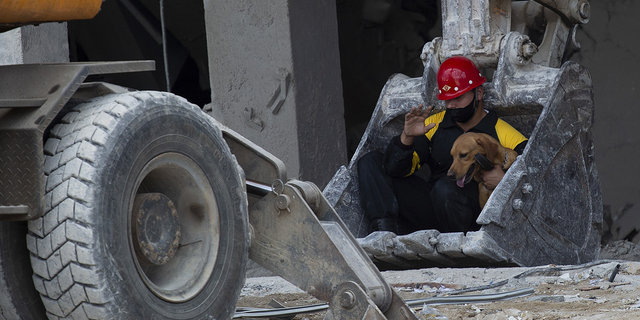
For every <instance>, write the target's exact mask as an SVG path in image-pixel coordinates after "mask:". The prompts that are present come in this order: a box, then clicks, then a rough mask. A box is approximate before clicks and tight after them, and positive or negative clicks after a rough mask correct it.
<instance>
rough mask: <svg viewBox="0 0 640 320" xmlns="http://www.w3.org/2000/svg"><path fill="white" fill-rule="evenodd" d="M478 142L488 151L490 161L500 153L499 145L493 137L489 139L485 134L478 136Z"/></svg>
mask: <svg viewBox="0 0 640 320" xmlns="http://www.w3.org/2000/svg"><path fill="white" fill-rule="evenodd" d="M476 142H478V144H479V145H481V146H482V147H483V148H484V151H485V152H486V153H487V158H489V161H491V162H494V159H495V158H496V155H497V154H498V152H499V151H498V145H497V144H496V143H495V142H493V141H492V140H491V139H488V138H487V137H485V136H482V135H481V136H478V137H477V138H476Z"/></svg>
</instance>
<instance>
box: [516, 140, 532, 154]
mask: <svg viewBox="0 0 640 320" xmlns="http://www.w3.org/2000/svg"><path fill="white" fill-rule="evenodd" d="M527 142H529V140H525V141H522V142H520V143H519V144H518V145H517V146H516V147H515V148H514V149H513V150H514V151H515V152H517V153H518V155H521V154H522V152H523V151H524V148H525V147H526V146H527Z"/></svg>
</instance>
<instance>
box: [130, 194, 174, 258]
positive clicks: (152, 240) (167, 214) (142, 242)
mask: <svg viewBox="0 0 640 320" xmlns="http://www.w3.org/2000/svg"><path fill="white" fill-rule="evenodd" d="M133 215H134V216H133V219H134V220H133V221H134V222H135V226H134V230H133V232H134V235H133V236H134V237H133V238H134V241H133V244H134V249H135V251H136V255H137V256H138V259H139V261H140V263H141V264H143V265H163V264H165V263H167V262H169V261H170V260H171V259H172V258H173V257H174V256H175V254H176V252H177V251H178V248H179V245H180V236H181V231H180V220H179V218H178V212H177V211H176V208H175V206H174V205H173V202H172V201H171V199H169V197H167V196H166V195H164V194H162V193H143V194H138V195H136V198H135V200H134V203H133Z"/></svg>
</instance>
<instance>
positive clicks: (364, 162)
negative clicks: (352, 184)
mask: <svg viewBox="0 0 640 320" xmlns="http://www.w3.org/2000/svg"><path fill="white" fill-rule="evenodd" d="M382 157H383V155H382V152H380V151H371V152H369V153H367V154H365V155H364V156H362V157H361V158H360V159H359V160H358V174H359V175H360V176H363V175H367V174H369V173H371V172H380V171H382Z"/></svg>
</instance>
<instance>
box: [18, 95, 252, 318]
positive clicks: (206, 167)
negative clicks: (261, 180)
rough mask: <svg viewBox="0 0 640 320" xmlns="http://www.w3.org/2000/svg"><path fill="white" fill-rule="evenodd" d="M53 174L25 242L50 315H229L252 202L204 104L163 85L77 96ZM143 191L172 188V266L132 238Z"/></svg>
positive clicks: (59, 135) (54, 151)
mask: <svg viewBox="0 0 640 320" xmlns="http://www.w3.org/2000/svg"><path fill="white" fill-rule="evenodd" d="M45 174H46V175H47V180H46V196H45V202H46V206H47V212H46V214H45V216H44V217H43V218H42V219H39V220H35V221H31V222H30V223H29V231H30V234H29V236H28V244H29V249H30V250H31V252H32V255H31V264H32V267H33V271H34V273H35V275H34V277H33V278H34V282H35V286H36V288H37V289H38V291H40V292H41V293H42V300H43V303H44V306H45V308H46V309H47V316H49V318H50V319H57V318H70V319H71V318H72V319H204V318H206V319H228V318H230V317H231V316H232V314H233V312H234V310H235V305H236V303H237V299H238V296H239V294H240V290H241V289H242V285H243V284H244V277H245V272H246V263H247V260H248V246H249V236H248V221H247V219H248V218H247V217H248V215H247V199H246V194H245V193H244V190H243V182H242V177H241V174H240V172H239V170H238V166H237V163H236V161H235V158H234V157H233V155H232V154H231V153H230V151H229V148H228V146H227V144H226V143H225V142H224V140H223V138H222V135H221V132H220V130H219V129H218V127H217V122H215V120H213V119H212V118H210V117H209V116H207V115H206V114H204V113H203V112H202V111H201V110H200V109H199V108H198V107H197V106H194V105H192V104H190V103H188V102H187V101H186V100H184V99H182V98H180V97H177V96H174V95H172V94H167V93H159V92H136V93H128V94H119V95H110V96H106V97H101V98H97V99H95V100H93V101H90V102H87V103H85V104H82V105H79V106H77V107H76V108H74V109H73V110H72V111H71V112H69V113H68V114H66V115H65V116H64V117H63V119H62V123H60V124H57V125H56V126H55V127H54V128H53V129H52V131H51V138H49V139H48V140H47V142H46V144H45ZM142 193H145V194H149V193H155V194H163V195H164V196H166V197H167V198H168V199H170V200H171V201H172V205H173V206H174V207H175V210H176V212H177V219H178V220H179V225H180V228H181V237H180V238H179V239H180V247H178V246H175V247H174V248H173V249H175V250H177V251H176V252H175V256H173V258H172V259H170V261H169V262H167V263H166V264H162V265H153V264H151V265H150V264H149V260H144V258H142V254H141V253H140V248H141V247H140V246H138V247H135V246H136V239H137V237H136V234H132V230H133V229H132V228H133V226H134V225H135V224H136V222H135V221H132V219H133V218H132V210H133V209H132V208H133V206H134V199H137V196H136V195H137V194H142ZM136 212H138V211H136ZM155 218H157V217H155ZM145 219H146V217H145ZM136 221H137V220H136ZM145 221H147V220H145ZM156 221H161V222H160V225H162V227H163V228H165V229H166V228H169V229H170V227H172V226H171V224H172V223H173V222H172V219H164V218H162V219H160V218H157V220H156ZM174 222H175V221H174ZM145 223H146V222H145ZM157 225H158V223H156V225H154V224H150V225H148V227H149V228H150V229H149V230H148V232H151V231H154V230H155V229H154V230H151V229H152V228H153V227H154V226H155V227H157ZM155 231H158V230H155ZM165 231H166V230H165ZM160 233H162V231H160ZM165 235H166V234H165ZM139 243H140V242H138V244H139ZM136 251H138V253H136Z"/></svg>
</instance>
